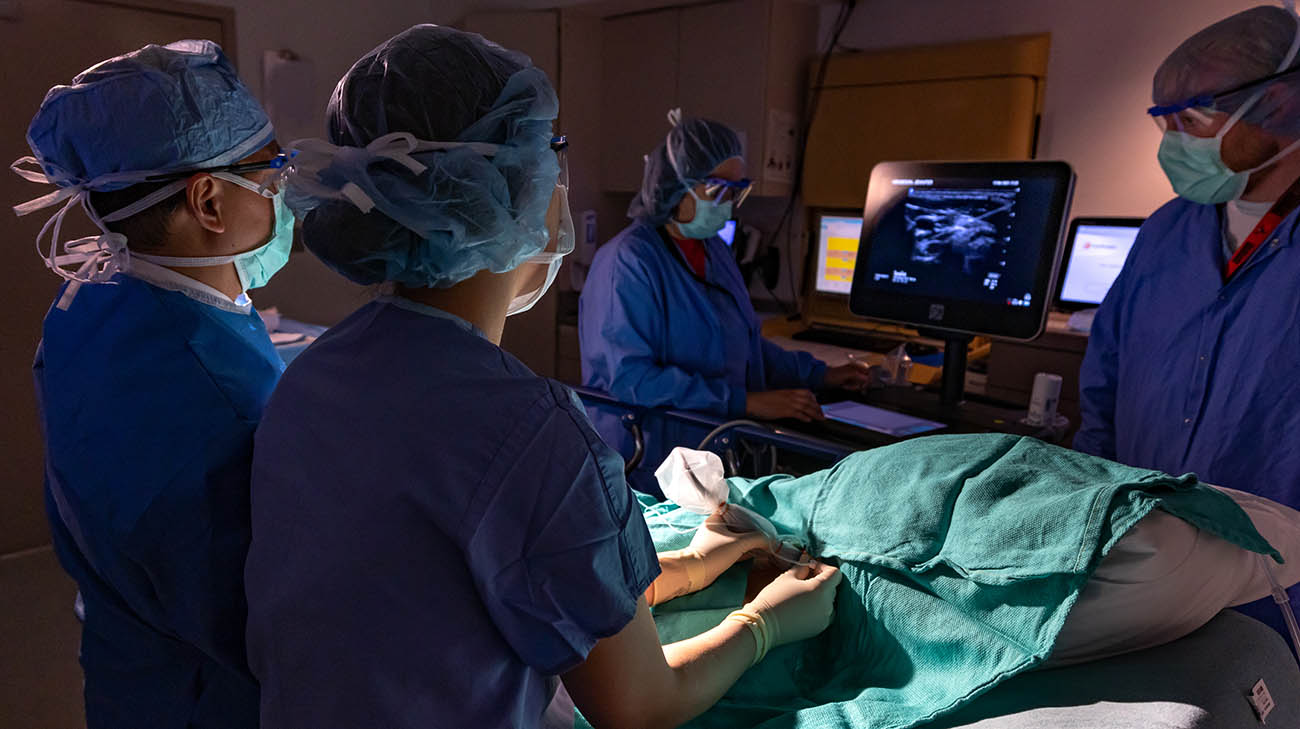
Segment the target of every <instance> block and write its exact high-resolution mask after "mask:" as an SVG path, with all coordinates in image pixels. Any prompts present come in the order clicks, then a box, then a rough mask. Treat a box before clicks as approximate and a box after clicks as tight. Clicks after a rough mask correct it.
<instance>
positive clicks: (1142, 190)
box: [822, 0, 1261, 216]
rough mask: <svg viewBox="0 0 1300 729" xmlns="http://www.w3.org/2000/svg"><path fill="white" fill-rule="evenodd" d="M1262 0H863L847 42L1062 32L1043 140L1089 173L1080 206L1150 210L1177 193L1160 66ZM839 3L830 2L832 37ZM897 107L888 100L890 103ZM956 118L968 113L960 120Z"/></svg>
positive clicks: (874, 44) (1050, 153)
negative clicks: (1159, 152) (1165, 141)
mask: <svg viewBox="0 0 1300 729" xmlns="http://www.w3.org/2000/svg"><path fill="white" fill-rule="evenodd" d="M1258 4H1261V3H1260V2H1254V1H1252V0H1086V1H1085V2H1078V1H1077V0H1069V1H1067V0H979V1H978V2H973V1H972V0H893V1H891V2H877V3H858V10H857V13H856V15H855V16H854V18H853V21H852V22H851V23H850V25H849V27H848V28H847V29H846V30H845V32H844V35H843V36H842V37H841V39H840V43H841V44H842V45H844V46H848V47H855V48H886V47H893V46H908V45H921V44H930V43H950V42H955V41H963V40H973V39H977V38H992V37H997V36H1005V35H1015V34H1020V33H1038V32H1044V31H1046V32H1049V33H1051V34H1052V51H1051V60H1050V62H1049V66H1048V71H1047V96H1046V106H1045V108H1044V112H1043V123H1042V132H1041V138H1040V142H1039V147H1038V153H1039V157H1040V158H1043V159H1063V160H1066V161H1067V162H1069V163H1070V164H1072V165H1073V166H1074V169H1075V171H1076V172H1077V173H1078V175H1079V181H1078V186H1077V188H1076V192H1075V197H1074V209H1073V214H1075V215H1143V216H1144V215H1148V214H1150V213H1151V212H1152V211H1153V210H1155V209H1156V208H1157V207H1159V206H1160V205H1161V204H1162V203H1164V202H1165V201H1167V200H1169V199H1170V198H1171V197H1173V192H1172V191H1171V190H1170V188H1169V183H1168V182H1166V181H1165V178H1164V175H1163V174H1162V173H1161V171H1160V167H1159V165H1158V164H1157V163H1156V148H1157V146H1158V145H1159V142H1160V135H1159V132H1158V131H1157V130H1156V128H1155V125H1154V124H1152V123H1151V122H1150V121H1149V120H1148V117H1147V116H1146V114H1145V111H1146V108H1147V107H1148V106H1150V105H1151V98H1150V97H1151V76H1152V74H1153V73H1154V72H1155V69H1156V67H1157V66H1159V65H1160V62H1161V61H1162V60H1164V58H1165V56H1166V55H1168V53H1169V52H1170V51H1172V50H1173V49H1174V48H1175V47H1176V46H1177V45H1178V44H1179V43H1181V42H1182V41H1183V39H1185V38H1187V37H1188V36H1190V35H1192V34H1193V33H1195V32H1196V31H1197V30H1200V29H1201V28H1203V27H1205V26H1207V25H1209V24H1211V23H1213V22H1215V21H1217V20H1220V19H1222V18H1224V17H1227V16H1228V15H1231V14H1232V13H1235V12H1238V11H1241V10H1245V9H1246V8H1249V7H1253V6H1255V5H1258ZM836 7H837V6H835V5H828V6H827V7H826V8H824V9H823V11H822V28H823V38H825V35H826V29H827V28H828V27H829V25H830V23H831V21H832V20H833V19H834V17H835V12H836ZM880 113H882V114H887V113H888V110H887V109H882V110H880ZM954 123H960V120H955V121H954Z"/></svg>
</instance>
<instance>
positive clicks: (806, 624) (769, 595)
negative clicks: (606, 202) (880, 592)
mask: <svg viewBox="0 0 1300 729" xmlns="http://www.w3.org/2000/svg"><path fill="white" fill-rule="evenodd" d="M842 578H843V575H841V574H840V571H839V570H838V569H837V568H835V567H832V566H830V565H828V564H823V563H821V562H818V561H816V560H813V561H812V562H811V563H810V564H809V565H808V566H806V567H801V566H795V567H791V568H790V569H788V570H786V571H785V572H783V573H781V575H780V576H778V577H777V578H776V579H775V580H772V582H771V584H769V585H768V586H767V587H764V588H763V589H762V590H760V591H759V593H758V595H757V596H755V597H754V599H753V600H752V601H751V602H749V603H748V604H746V605H745V607H744V608H743V609H744V610H746V611H749V612H753V613H757V614H758V615H760V616H762V618H763V622H764V623H765V624H766V630H767V635H768V646H767V647H768V648H775V647H776V646H779V645H783V644H785V643H793V642H795V641H798V640H804V639H806V638H811V637H813V636H815V635H818V634H820V633H821V632H822V631H823V630H826V628H827V626H829V625H830V624H831V618H832V617H833V616H834V614H835V590H836V588H837V587H839V584H840V580H841V579H842Z"/></svg>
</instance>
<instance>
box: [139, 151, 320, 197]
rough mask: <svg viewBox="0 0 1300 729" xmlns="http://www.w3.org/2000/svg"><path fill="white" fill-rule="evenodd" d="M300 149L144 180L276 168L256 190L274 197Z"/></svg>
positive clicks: (291, 170)
mask: <svg viewBox="0 0 1300 729" xmlns="http://www.w3.org/2000/svg"><path fill="white" fill-rule="evenodd" d="M297 154H298V150H296V149H294V150H290V151H288V152H281V153H280V154H277V155H276V156H274V157H272V158H271V159H268V160H262V161H260V162H240V163H238V164H233V165H221V166H220V167H205V168H203V169H191V170H181V171H178V172H168V173H165V174H161V175H153V176H152V177H146V178H145V179H144V180H143V182H169V181H172V180H183V179H185V178H187V177H190V176H191V175H213V174H216V173H218V172H224V173H227V174H230V175H246V174H248V173H250V172H261V171H262V170H274V172H273V173H272V174H270V175H268V176H267V177H266V179H264V180H263V181H262V182H261V184H259V185H257V187H256V189H254V188H249V189H253V191H254V192H256V193H257V194H259V195H261V196H262V197H274V196H275V195H276V194H277V193H279V192H280V190H281V189H283V187H284V181H285V180H286V179H288V177H289V175H291V174H293V158H294V157H295V156H297Z"/></svg>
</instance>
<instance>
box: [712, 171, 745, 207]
mask: <svg viewBox="0 0 1300 729" xmlns="http://www.w3.org/2000/svg"><path fill="white" fill-rule="evenodd" d="M753 189H754V181H753V180H750V179H749V178H745V179H743V180H724V179H722V178H721V177H710V178H707V179H706V180H704V196H705V197H707V198H708V199H710V200H712V201H713V204H714V205H721V204H722V203H725V202H730V203H732V206H733V207H737V208H738V207H740V206H741V205H742V204H744V202H745V198H747V197H749V193H750V192H752V191H753Z"/></svg>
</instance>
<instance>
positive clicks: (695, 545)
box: [646, 504, 777, 605]
mask: <svg viewBox="0 0 1300 729" xmlns="http://www.w3.org/2000/svg"><path fill="white" fill-rule="evenodd" d="M728 508H730V507H729V506H728V505H727V504H723V505H722V506H719V507H718V509H717V510H716V511H714V512H713V513H712V514H710V515H709V518H707V519H705V520H704V523H703V524H701V525H700V528H699V529H698V530H696V532H695V536H694V537H693V538H692V539H691V543H690V545H689V546H687V547H686V548H685V549H679V550H676V551H673V552H660V553H659V568H660V570H661V573H660V575H659V577H657V578H656V579H655V581H654V582H653V583H651V584H650V587H649V588H648V589H647V590H646V601H647V602H649V603H650V604H651V605H658V604H660V603H663V602H667V601H669V600H671V599H673V598H675V597H681V596H682V595H686V594H689V593H692V592H695V591H697V590H703V589H704V588H706V587H708V586H709V585H711V584H713V581H714V580H716V579H718V576H719V575H721V574H722V573H723V572H726V571H727V569H728V568H729V567H731V566H732V565H733V564H735V563H737V562H739V561H740V560H742V559H744V558H745V557H747V556H749V555H753V554H771V553H772V550H774V549H776V547H777V545H774V544H771V543H770V542H769V541H768V538H767V535H765V534H763V533H762V532H759V531H743V532H742V531H737V530H735V529H733V528H732V527H731V526H730V525H728V524H727V523H726V521H725V520H724V516H723V515H724V514H725V513H726V511H727V509H728Z"/></svg>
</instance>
